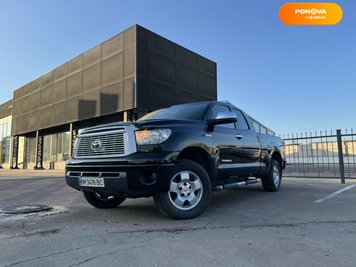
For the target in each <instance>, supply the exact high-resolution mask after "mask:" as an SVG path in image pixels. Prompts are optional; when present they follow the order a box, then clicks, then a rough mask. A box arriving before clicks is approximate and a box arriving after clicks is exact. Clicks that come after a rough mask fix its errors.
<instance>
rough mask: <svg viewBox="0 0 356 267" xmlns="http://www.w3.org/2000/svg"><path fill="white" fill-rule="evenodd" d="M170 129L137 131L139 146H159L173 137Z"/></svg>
mask: <svg viewBox="0 0 356 267" xmlns="http://www.w3.org/2000/svg"><path fill="white" fill-rule="evenodd" d="M171 133H172V131H171V130H170V129H155V130H142V131H136V132H135V136H136V143H137V144H138V145H157V144H161V143H163V142H164V141H166V140H167V139H168V138H169V136H170V135H171Z"/></svg>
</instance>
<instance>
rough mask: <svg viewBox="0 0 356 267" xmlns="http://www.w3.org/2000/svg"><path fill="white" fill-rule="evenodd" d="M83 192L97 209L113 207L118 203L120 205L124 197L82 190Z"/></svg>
mask: <svg viewBox="0 0 356 267" xmlns="http://www.w3.org/2000/svg"><path fill="white" fill-rule="evenodd" d="M83 194H84V197H85V199H86V200H87V201H88V202H89V204H91V205H92V206H94V207H96V208H99V209H109V208H115V207H117V206H118V205H120V204H121V203H122V202H124V201H125V199H126V198H124V197H117V196H103V195H100V194H98V193H94V192H86V191H84V192H83Z"/></svg>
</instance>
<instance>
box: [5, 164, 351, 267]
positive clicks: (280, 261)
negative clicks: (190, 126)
mask: <svg viewBox="0 0 356 267" xmlns="http://www.w3.org/2000/svg"><path fill="white" fill-rule="evenodd" d="M37 173H38V172H31V171H29V172H23V171H18V172H8V171H4V170H0V208H4V207H8V206H14V205H26V204H48V205H51V206H53V207H55V209H54V210H53V211H52V212H51V213H45V214H37V215H36V216H33V215H32V216H28V217H25V216H17V217H16V216H15V217H14V216H5V215H4V214H0V251H1V252H0V266H48V265H52V266H77V265H78V266H104V265H107V266H183V265H190V266H301V265H304V266H355V262H356V254H355V253H354V251H355V246H356V186H354V185H356V181H354V180H353V181H352V180H350V181H347V184H346V185H341V184H340V182H339V181H338V180H330V179H329V180H313V179H290V178H288V179H284V181H283V185H282V189H281V190H280V191H279V192H278V193H266V192H263V191H262V187H261V185H260V184H257V185H252V186H249V187H245V188H242V189H239V190H233V191H223V192H217V193H214V195H213V199H212V202H211V203H210V206H209V208H208V210H207V211H206V212H205V213H203V214H202V216H200V217H199V218H196V219H192V220H183V221H174V220H171V219H168V218H166V217H163V216H162V215H161V214H160V213H159V212H158V210H157V209H156V208H155V206H154V203H153V200H152V199H151V198H149V199H136V200H135V199H133V200H126V201H125V202H124V203H123V204H122V206H120V207H118V208H116V209H111V210H98V209H95V208H92V207H91V206H89V204H87V203H86V202H85V200H84V199H83V197H82V195H81V193H79V192H77V191H75V190H74V189H71V188H69V187H67V186H66V184H65V182H64V179H63V178H61V175H62V172H50V173H49V172H42V173H41V174H40V176H41V177H38V175H37ZM342 190H344V191H342ZM335 192H337V193H335Z"/></svg>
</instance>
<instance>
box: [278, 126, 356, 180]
mask: <svg viewBox="0 0 356 267" xmlns="http://www.w3.org/2000/svg"><path fill="white" fill-rule="evenodd" d="M282 137H283V139H284V141H285V144H286V159H287V167H286V169H285V171H284V176H294V177H317V178H335V177H339V178H341V181H342V182H343V183H344V182H345V178H350V179H351V178H356V134H355V133H354V131H353V129H351V131H348V130H344V131H341V130H336V131H330V132H328V131H324V132H322V131H320V132H309V133H300V134H291V135H289V134H288V135H284V136H282Z"/></svg>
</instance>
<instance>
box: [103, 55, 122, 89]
mask: <svg viewBox="0 0 356 267" xmlns="http://www.w3.org/2000/svg"><path fill="white" fill-rule="evenodd" d="M123 66H124V56H123V53H119V54H116V55H114V56H112V57H110V58H107V59H105V60H103V63H102V74H101V75H102V85H103V86H108V85H110V84H113V83H117V82H119V81H122V80H123V77H124V69H123Z"/></svg>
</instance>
